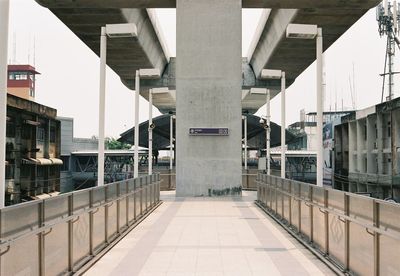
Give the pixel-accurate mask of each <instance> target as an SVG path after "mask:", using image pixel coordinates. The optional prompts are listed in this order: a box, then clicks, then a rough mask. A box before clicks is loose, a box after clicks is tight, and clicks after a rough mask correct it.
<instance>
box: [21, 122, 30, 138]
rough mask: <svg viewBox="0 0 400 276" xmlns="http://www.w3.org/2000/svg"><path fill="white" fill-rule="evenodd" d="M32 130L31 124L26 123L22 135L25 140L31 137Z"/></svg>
mask: <svg viewBox="0 0 400 276" xmlns="http://www.w3.org/2000/svg"><path fill="white" fill-rule="evenodd" d="M31 131H32V129H31V126H30V125H24V126H23V127H22V135H21V136H22V139H24V140H28V139H31Z"/></svg>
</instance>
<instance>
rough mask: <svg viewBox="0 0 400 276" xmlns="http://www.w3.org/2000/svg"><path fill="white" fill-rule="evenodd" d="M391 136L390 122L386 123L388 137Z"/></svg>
mask: <svg viewBox="0 0 400 276" xmlns="http://www.w3.org/2000/svg"><path fill="white" fill-rule="evenodd" d="M391 135H392V124H391V122H388V137H390V136H391Z"/></svg>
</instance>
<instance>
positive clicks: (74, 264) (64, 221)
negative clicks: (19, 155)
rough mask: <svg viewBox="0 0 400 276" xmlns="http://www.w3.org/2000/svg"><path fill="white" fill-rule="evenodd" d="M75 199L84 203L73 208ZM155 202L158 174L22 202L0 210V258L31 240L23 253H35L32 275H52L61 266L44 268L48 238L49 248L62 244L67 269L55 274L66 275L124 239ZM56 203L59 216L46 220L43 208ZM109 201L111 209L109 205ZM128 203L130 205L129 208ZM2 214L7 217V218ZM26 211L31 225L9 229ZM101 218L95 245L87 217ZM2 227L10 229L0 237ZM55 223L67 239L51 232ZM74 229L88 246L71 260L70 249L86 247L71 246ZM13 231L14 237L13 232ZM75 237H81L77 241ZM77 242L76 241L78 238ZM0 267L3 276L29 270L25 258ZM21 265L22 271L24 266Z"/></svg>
mask: <svg viewBox="0 0 400 276" xmlns="http://www.w3.org/2000/svg"><path fill="white" fill-rule="evenodd" d="M132 184H133V189H132ZM121 189H122V192H121ZM98 193H100V194H98ZM103 193H104V194H103ZM98 195H101V197H100V198H99V199H100V200H97V199H96V198H97V196H98ZM139 195H140V196H139ZM79 196H87V201H86V199H85V200H84V201H83V203H82V205H78V206H76V207H78V208H77V209H75V208H74V199H75V197H76V198H77V199H79ZM95 197H96V198H95ZM58 200H59V201H58ZM47 202H49V203H52V204H53V205H51V204H48V203H47ZM159 202H160V176H159V175H158V174H154V175H152V176H141V177H139V178H137V179H129V180H123V181H118V182H115V183H110V184H107V185H105V186H102V187H101V188H100V187H93V188H89V189H85V190H79V191H75V192H72V193H68V194H64V195H60V196H58V197H54V198H48V199H44V200H36V201H33V202H30V203H27V204H20V205H14V206H10V207H6V208H3V209H0V217H1V218H2V221H1V225H3V226H2V227H0V259H1V258H7V255H8V254H10V253H9V252H14V253H13V254H16V253H15V252H19V251H21V250H22V251H23V250H26V248H23V247H22V246H23V244H24V243H25V242H26V241H29V240H30V239H32V238H34V239H37V241H38V243H35V246H34V248H28V249H27V250H32V251H33V252H35V253H36V252H39V253H38V254H32V258H34V259H35V262H36V261H37V263H38V271H37V273H34V274H38V275H42V274H45V273H46V269H53V270H51V271H52V273H54V271H55V270H54V269H56V271H58V270H57V269H61V268H59V267H57V264H52V265H54V266H55V268H54V267H53V268H51V265H47V266H46V265H45V264H46V259H45V255H46V253H45V251H44V248H45V247H46V243H47V242H51V241H48V239H47V238H46V239H44V237H45V236H49V237H51V236H52V237H53V238H52V240H53V241H52V242H53V244H52V246H54V242H55V243H56V244H59V245H60V246H62V244H63V242H64V243H65V241H66V240H67V243H68V248H64V249H63V250H67V251H68V268H66V269H67V270H65V269H63V270H60V271H58V272H57V274H63V273H66V274H71V273H73V272H74V271H75V270H76V269H79V267H82V266H85V264H87V263H88V262H90V261H91V260H92V259H94V258H96V255H97V254H101V251H102V250H106V248H107V247H108V246H109V245H110V244H111V243H112V242H113V241H115V240H117V239H118V237H120V236H121V235H125V234H126V231H128V230H129V229H130V228H131V227H133V226H134V225H135V224H136V223H137V222H138V221H140V220H141V219H142V218H143V217H144V216H146V215H147V214H148V213H149V212H151V210H153V209H154V208H156V207H157V206H158V204H159ZM57 203H62V204H64V205H63V206H64V207H63V208H64V209H61V210H60V211H62V213H60V214H59V216H58V217H55V218H53V217H50V218H49V219H48V220H47V219H46V217H45V211H47V210H48V209H47V208H52V209H53V210H54V208H57V207H54V206H55V205H54V204H56V205H57ZM114 203H115V205H116V207H112V205H114ZM132 203H133V205H131V204H132ZM85 204H86V205H85ZM48 206H49V207H48ZM52 209H50V210H52ZM101 209H103V210H104V213H102V214H96V213H97V212H99V211H100V210H101ZM110 210H112V211H111V212H112V214H109V211H110ZM56 211H57V209H56ZM7 212H12V213H11V214H10V213H7ZM26 212H29V213H28V214H30V216H31V217H33V218H34V220H32V218H31V226H27V227H23V225H22V226H21V225H19V224H18V223H17V226H16V227H17V228H15V229H14V228H12V225H13V223H14V222H13V220H15V219H16V221H18V218H21V219H22V218H23V216H24V214H25V213H26ZM121 212H124V213H121ZM5 214H10V215H5ZM19 214H20V215H19ZM84 215H88V216H89V217H88V219H89V224H88V223H87V222H85V221H83V222H81V221H82V220H81V218H82V217H83V216H84ZM101 217H104V218H103V219H104V226H103V229H104V232H103V233H104V235H105V236H104V237H105V238H103V239H101V240H100V243H99V241H97V242H96V243H95V241H94V235H95V233H94V232H93V231H94V220H93V218H97V219H99V218H101ZM10 222H11V224H10ZM6 225H11V226H10V227H9V228H11V229H7V232H9V233H10V234H11V235H8V234H7V235H6V234H5V233H4V231H5V228H4V227H5V226H6ZM59 225H65V227H67V228H65V229H67V233H68V235H67V236H60V235H63V233H64V232H63V231H61V232H60V231H55V229H56V228H57V227H58V226H59ZM74 225H75V226H76V227H78V228H79V227H80V228H82V227H84V228H85V229H86V230H85V231H88V232H87V233H89V234H87V235H88V236H85V237H88V238H85V241H86V243H87V244H86V246H89V247H90V250H89V251H90V252H88V253H87V255H85V256H83V257H77V258H80V259H79V260H75V259H74V254H75V253H74V252H75V251H76V250H78V252H81V251H82V250H83V251H85V250H86V249H84V248H86V247H84V248H82V249H79V248H77V246H85V245H84V244H83V245H82V244H77V245H75V244H74V245H73V244H72V243H73V240H74V235H75V232H74ZM115 225H117V226H116V228H117V229H115ZM14 231H15V232H16V233H14ZM78 234H79V233H78ZM77 238H78V239H82V237H80V238H79V237H77ZM98 238H99V237H98ZM98 238H97V239H98ZM55 239H56V240H55ZM50 240H51V239H50ZM80 242H82V240H81V241H80ZM49 246H50V245H49ZM95 246H96V248H100V249H101V250H100V251H99V250H98V249H96V250H95V248H94V247H95ZM74 250H75V251H74ZM22 251H21V252H22ZM46 252H47V251H46ZM48 254H50V253H48ZM0 261H1V260H0ZM2 263H3V267H2V271H8V273H9V274H14V273H18V271H23V270H24V269H26V268H29V269H32V267H29V264H30V263H32V260H29V261H27V262H26V263H24V262H22V263H21V262H18V263H17V264H16V263H14V262H13V261H10V260H9V259H8V261H3V262H2ZM25 265H26V266H27V267H25ZM35 269H36V268H35ZM10 271H11V272H10ZM32 273H33V271H32Z"/></svg>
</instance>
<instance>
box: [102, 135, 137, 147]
mask: <svg viewBox="0 0 400 276" xmlns="http://www.w3.org/2000/svg"><path fill="white" fill-rule="evenodd" d="M104 146H105V148H106V149H108V150H121V149H130V148H131V147H132V146H131V145H130V144H126V143H122V142H120V141H118V140H117V139H115V138H113V137H106V138H105V141H104Z"/></svg>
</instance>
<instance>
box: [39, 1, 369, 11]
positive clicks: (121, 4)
mask: <svg viewBox="0 0 400 276" xmlns="http://www.w3.org/2000/svg"><path fill="white" fill-rule="evenodd" d="M36 1H37V2H39V3H40V4H42V5H43V6H45V7H48V8H114V9H121V8H176V0H74V1H71V0H36ZM374 5H376V1H375V0H363V1H360V0H346V1H343V0H268V1H265V0H242V6H243V8H273V9H294V8H296V9H299V8H321V9H322V8H323V9H330V8H341V9H342V8H343V9H360V8H362V9H369V8H372V7H373V6H374Z"/></svg>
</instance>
